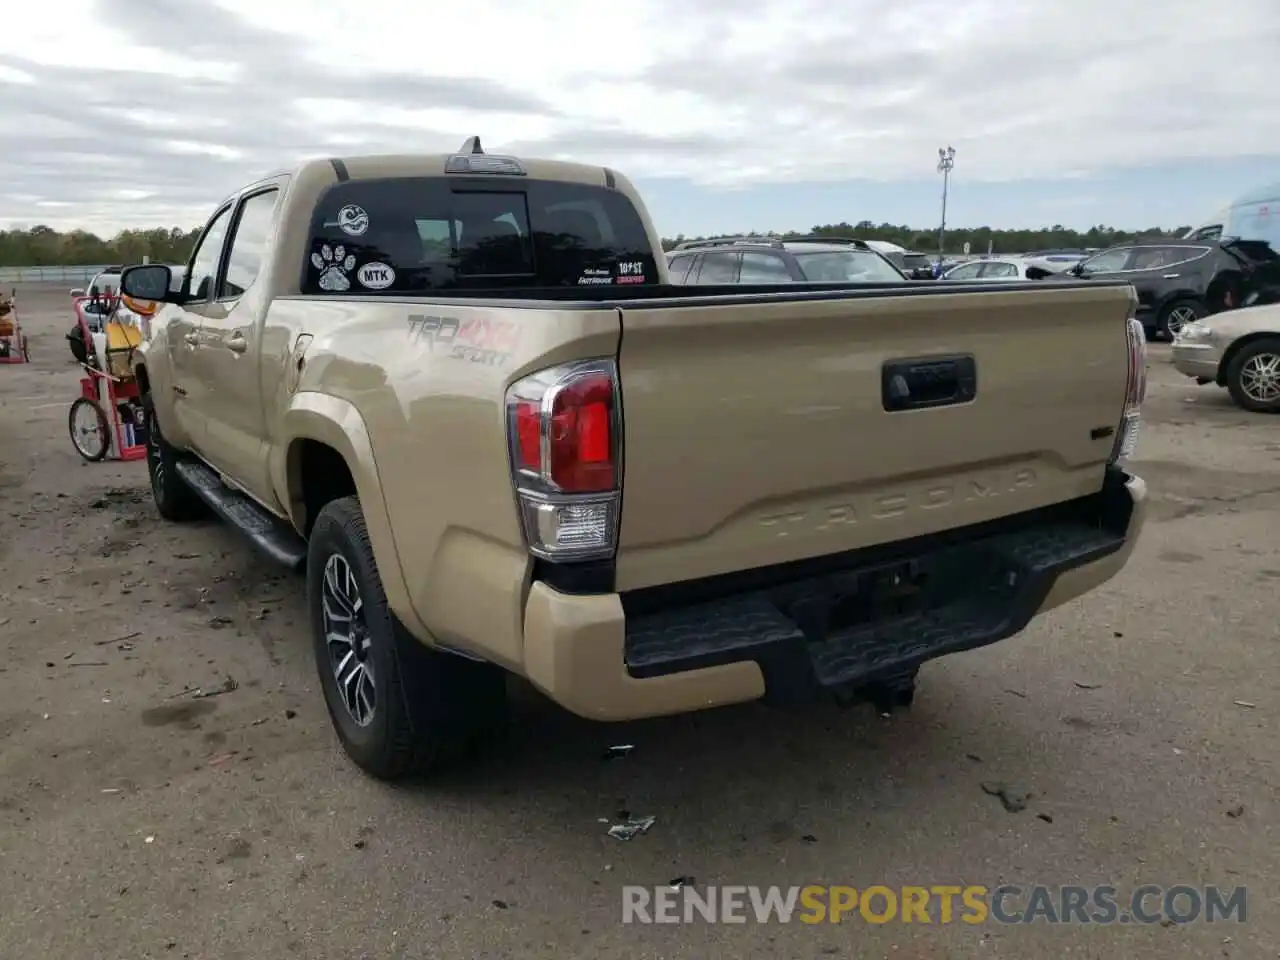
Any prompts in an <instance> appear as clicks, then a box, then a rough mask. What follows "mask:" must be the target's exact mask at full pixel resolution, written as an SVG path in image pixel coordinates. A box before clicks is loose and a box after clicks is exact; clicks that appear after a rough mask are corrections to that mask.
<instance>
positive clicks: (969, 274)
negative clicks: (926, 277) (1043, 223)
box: [941, 257, 1058, 281]
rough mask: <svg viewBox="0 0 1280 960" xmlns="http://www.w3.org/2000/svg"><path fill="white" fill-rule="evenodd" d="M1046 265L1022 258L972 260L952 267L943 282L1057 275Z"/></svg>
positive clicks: (1026, 278)
mask: <svg viewBox="0 0 1280 960" xmlns="http://www.w3.org/2000/svg"><path fill="white" fill-rule="evenodd" d="M1057 272H1058V271H1056V270H1054V269H1053V268H1052V267H1050V266H1049V265H1048V264H1046V263H1042V262H1038V261H1036V260H1031V259H1023V258H1020V257H992V258H990V259H988V260H970V261H969V262H968V263H962V264H960V265H959V266H955V267H952V268H951V269H950V270H948V271H947V272H946V273H944V274H943V275H942V278H941V279H943V280H986V281H1007V280H1043V279H1045V278H1046V277H1052V276H1056V275H1057Z"/></svg>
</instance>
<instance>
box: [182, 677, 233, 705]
mask: <svg viewBox="0 0 1280 960" xmlns="http://www.w3.org/2000/svg"><path fill="white" fill-rule="evenodd" d="M239 689H240V684H239V683H237V682H236V678H235V677H233V676H231V674H229V673H228V674H227V676H226V678H225V679H224V680H223V681H222V683H221V684H220V685H218V686H217V687H214V688H213V689H212V690H204V689H200V688H197V689H196V690H194V691H193V692H192V694H191V696H193V697H195V698H196V699H197V700H198V699H202V698H204V697H220V696H222V695H223V694H224V693H232V692H234V691H236V690H239Z"/></svg>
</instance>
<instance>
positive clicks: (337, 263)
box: [311, 243, 356, 293]
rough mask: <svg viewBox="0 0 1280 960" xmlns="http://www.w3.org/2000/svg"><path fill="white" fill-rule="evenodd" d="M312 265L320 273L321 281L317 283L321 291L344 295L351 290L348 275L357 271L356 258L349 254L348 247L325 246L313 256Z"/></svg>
mask: <svg viewBox="0 0 1280 960" xmlns="http://www.w3.org/2000/svg"><path fill="white" fill-rule="evenodd" d="M311 265H312V266H313V267H315V268H316V269H317V270H319V271H320V279H319V280H318V281H316V283H317V284H318V285H319V287H320V289H321V290H324V291H326V292H328V293H343V292H345V291H347V290H350V289H351V280H350V279H349V278H348V277H347V274H348V273H350V272H351V271H352V270H353V269H355V265H356V258H355V257H354V256H352V255H351V254H349V253H347V248H346V247H344V246H341V245H339V246H336V247H331V246H329V244H327V243H326V244H324V245H323V246H321V247H320V250H319V252H318V253H313V254H312V255H311Z"/></svg>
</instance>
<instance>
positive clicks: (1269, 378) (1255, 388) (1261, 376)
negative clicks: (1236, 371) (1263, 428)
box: [1240, 353, 1280, 403]
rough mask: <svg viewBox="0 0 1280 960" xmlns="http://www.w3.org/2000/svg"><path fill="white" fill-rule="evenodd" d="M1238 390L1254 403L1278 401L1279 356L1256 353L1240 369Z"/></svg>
mask: <svg viewBox="0 0 1280 960" xmlns="http://www.w3.org/2000/svg"><path fill="white" fill-rule="evenodd" d="M1240 389H1241V390H1242V391H1244V395H1245V396H1247V397H1248V398H1249V399H1250V400H1253V401H1254V402H1256V403H1275V402H1276V401H1277V400H1280V355H1277V354H1274V353H1256V354H1254V355H1253V356H1252V357H1250V358H1249V359H1248V360H1246V361H1245V362H1244V365H1243V366H1242V367H1241V368H1240Z"/></svg>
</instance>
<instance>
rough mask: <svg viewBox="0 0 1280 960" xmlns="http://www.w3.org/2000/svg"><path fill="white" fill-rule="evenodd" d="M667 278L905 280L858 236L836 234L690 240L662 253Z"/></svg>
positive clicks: (694, 281)
mask: <svg viewBox="0 0 1280 960" xmlns="http://www.w3.org/2000/svg"><path fill="white" fill-rule="evenodd" d="M667 269H668V270H669V271H670V274H671V282H672V283H678V284H682V285H687V286H704V287H705V286H709V285H711V284H721V283H792V282H794V283H801V282H805V281H836V282H862V283H900V282H902V281H903V280H905V279H906V277H905V276H904V275H903V274H902V272H901V271H900V270H899V269H898V268H897V267H895V266H894V265H893V263H892V262H891V261H890V260H889V258H888V257H887V256H884V255H882V254H879V253H877V252H876V251H875V250H873V249H872V248H871V247H870V246H869V245H867V244H866V243H864V242H863V241H861V240H853V239H845V238H839V237H801V238H798V239H795V240H775V239H770V238H767V237H722V238H719V239H716V240H690V241H687V242H685V243H682V244H680V245H679V246H678V247H676V248H675V250H673V251H672V252H671V253H669V254H667Z"/></svg>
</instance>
